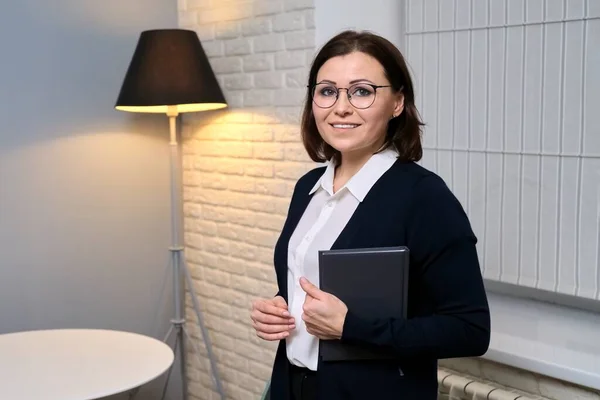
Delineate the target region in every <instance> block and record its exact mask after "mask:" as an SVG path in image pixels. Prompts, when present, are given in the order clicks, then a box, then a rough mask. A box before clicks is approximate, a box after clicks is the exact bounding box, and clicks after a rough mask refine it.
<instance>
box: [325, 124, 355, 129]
mask: <svg viewBox="0 0 600 400" xmlns="http://www.w3.org/2000/svg"><path fill="white" fill-rule="evenodd" d="M330 125H331V126H333V127H334V128H336V129H354V128H357V127H359V126H360V124H330Z"/></svg>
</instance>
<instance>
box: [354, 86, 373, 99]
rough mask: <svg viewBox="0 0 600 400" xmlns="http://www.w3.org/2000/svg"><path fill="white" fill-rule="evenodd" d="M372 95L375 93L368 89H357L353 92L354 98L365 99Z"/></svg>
mask: <svg viewBox="0 0 600 400" xmlns="http://www.w3.org/2000/svg"><path fill="white" fill-rule="evenodd" d="M372 94H373V91H372V90H371V89H370V88H366V87H357V88H354V89H353V90H352V96H360V97H365V96H370V95H372Z"/></svg>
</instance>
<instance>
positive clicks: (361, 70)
mask: <svg viewBox="0 0 600 400" xmlns="http://www.w3.org/2000/svg"><path fill="white" fill-rule="evenodd" d="M316 82H317V85H316V87H315V91H314V96H313V103H312V111H313V115H314V117H315V122H316V125H317V129H318V130H319V133H320V134H321V137H322V138H323V140H325V142H327V143H328V144H329V145H330V146H332V147H333V148H334V149H336V150H338V151H339V152H341V153H342V156H344V155H353V156H359V155H363V154H366V153H369V152H370V153H371V154H372V153H374V152H375V151H377V150H379V148H380V147H381V146H382V145H383V143H384V141H385V134H386V130H387V125H388V122H389V120H390V119H391V118H392V117H393V116H398V115H400V113H401V112H402V110H403V105H404V103H403V100H404V99H403V96H402V94H401V93H397V94H395V93H394V92H393V89H392V88H391V87H382V88H378V89H374V88H373V87H371V86H369V85H376V86H388V85H389V84H390V82H389V81H388V80H387V78H386V77H385V72H384V70H383V67H382V66H381V64H380V63H379V62H378V61H377V60H376V59H375V58H373V57H371V56H370V55H368V54H365V53H361V52H353V53H350V54H347V55H345V56H339V57H333V58H330V59H329V60H327V61H326V62H325V64H323V66H322V67H321V69H319V72H318V73H317V81H316ZM337 88H350V89H349V92H350V93H349V94H350V96H351V97H352V99H351V102H350V101H349V100H348V95H347V92H346V90H345V89H342V90H338V98H337V101H335V92H336V90H337ZM333 101H335V103H334V104H333V105H332V106H331V107H329V108H324V107H323V106H329V105H331V103H333ZM371 101H372V104H371V105H370V106H368V105H369V104H370V103H371ZM365 106H368V107H367V108H363V107H365Z"/></svg>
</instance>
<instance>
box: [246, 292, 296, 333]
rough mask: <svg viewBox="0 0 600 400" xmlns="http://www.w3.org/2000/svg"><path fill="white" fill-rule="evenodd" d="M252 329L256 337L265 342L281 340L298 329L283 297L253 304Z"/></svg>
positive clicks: (256, 301)
mask: <svg viewBox="0 0 600 400" xmlns="http://www.w3.org/2000/svg"><path fill="white" fill-rule="evenodd" d="M250 316H251V317H252V327H253V328H254V329H255V330H256V335H257V336H258V337H259V338H261V339H264V340H281V339H285V338H286V337H288V336H289V335H290V331H291V330H292V329H295V328H296V325H295V323H294V318H292V317H291V316H290V313H289V311H288V306H287V303H286V302H285V300H284V299H283V297H281V296H276V297H274V298H272V299H259V300H255V301H254V302H253V303H252V312H251V313H250Z"/></svg>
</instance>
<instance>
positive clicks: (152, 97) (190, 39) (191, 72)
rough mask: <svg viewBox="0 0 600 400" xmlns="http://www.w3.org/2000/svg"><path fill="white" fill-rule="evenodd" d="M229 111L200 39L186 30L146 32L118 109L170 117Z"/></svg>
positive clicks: (123, 88)
mask: <svg viewBox="0 0 600 400" xmlns="http://www.w3.org/2000/svg"><path fill="white" fill-rule="evenodd" d="M169 106H171V109H174V107H176V110H177V112H179V113H182V112H193V111H206V110H216V109H219V108H225V107H227V103H226V101H225V96H223V92H221V88H220V87H219V83H218V82H217V79H216V77H215V74H214V73H213V70H212V68H211V66H210V64H209V62H208V58H207V57H206V54H205V53H204V50H203V49H202V45H201V44H200V40H199V39H198V35H197V34H196V32H194V31H190V30H184V29H156V30H149V31H144V32H142V33H141V34H140V38H139V40H138V43H137V47H136V49H135V53H134V54H133V58H132V59H131V63H130V64H129V68H128V69H127V74H126V75H125V79H124V81H123V86H122V87H121V92H120V93H119V98H118V99H117V104H116V105H115V108H116V109H117V110H121V111H130V112H147V113H166V112H167V110H168V109H169Z"/></svg>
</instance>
